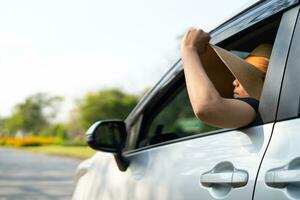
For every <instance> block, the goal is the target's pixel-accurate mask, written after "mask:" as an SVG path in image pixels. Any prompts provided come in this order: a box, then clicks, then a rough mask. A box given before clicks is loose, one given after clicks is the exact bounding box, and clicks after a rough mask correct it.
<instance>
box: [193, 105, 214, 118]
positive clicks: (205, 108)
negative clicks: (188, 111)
mask: <svg viewBox="0 0 300 200" xmlns="http://www.w3.org/2000/svg"><path fill="white" fill-rule="evenodd" d="M193 111H194V114H195V115H196V117H197V118H198V119H200V120H205V119H206V118H207V117H208V116H209V113H210V112H211V111H210V106H209V105H208V104H200V105H197V106H194V107H193Z"/></svg>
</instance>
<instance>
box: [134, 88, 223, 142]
mask: <svg viewBox="0 0 300 200" xmlns="http://www.w3.org/2000/svg"><path fill="white" fill-rule="evenodd" d="M148 123H150V126H149V127H148V131H147V137H146V138H144V140H142V141H141V142H140V144H139V146H140V147H141V146H146V145H151V144H156V143H160V142H164V141H168V140H172V139H177V138H181V137H186V136H190V135H194V134H199V133H204V132H208V131H213V130H217V129H219V128H217V127H213V126H210V125H208V124H205V123H204V122H202V121H200V120H199V119H197V118H196V117H195V114H194V112H193V109H192V106H191V104H190V101H189V97H188V93H187V90H186V87H184V88H182V89H181V90H180V91H178V92H177V95H176V96H175V98H173V99H172V100H171V101H170V102H168V103H167V104H166V105H164V107H163V108H162V109H161V110H160V112H159V113H158V114H157V115H156V116H154V117H153V119H152V120H151V122H150V121H148Z"/></svg>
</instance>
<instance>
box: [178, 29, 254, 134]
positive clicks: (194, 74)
mask: <svg viewBox="0 0 300 200" xmlns="http://www.w3.org/2000/svg"><path fill="white" fill-rule="evenodd" d="M209 40H210V36H209V34H208V33H206V32H204V31H203V30H201V29H190V30H189V31H188V32H186V34H185V35H184V38H183V40H182V43H181V56H182V61H183V66H184V75H185V80H186V87H187V91H188V95H189V98H190V102H191V104H192V107H193V111H194V113H195V115H196V116H197V118H198V119H200V120H202V121H204V122H205V123H207V124H210V125H212V126H216V127H221V128H239V127H242V126H246V125H248V124H250V123H251V122H252V121H254V119H255V117H256V112H255V110H254V109H253V108H252V107H251V106H250V105H249V104H247V103H246V102H243V101H240V100H237V99H228V98H223V97H221V96H220V94H219V92H218V91H217V90H216V88H215V87H214V85H213V83H212V82H211V80H210V79H209V77H208V76H207V74H206V72H205V70H204V68H203V65H202V62H201V58H200V56H199V54H201V53H203V52H204V51H205V49H206V47H207V45H208V42H209Z"/></svg>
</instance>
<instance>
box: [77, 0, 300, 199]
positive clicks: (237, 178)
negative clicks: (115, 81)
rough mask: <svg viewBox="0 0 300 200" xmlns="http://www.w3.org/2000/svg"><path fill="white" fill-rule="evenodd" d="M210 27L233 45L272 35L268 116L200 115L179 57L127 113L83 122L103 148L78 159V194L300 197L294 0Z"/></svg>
mask: <svg viewBox="0 0 300 200" xmlns="http://www.w3.org/2000/svg"><path fill="white" fill-rule="evenodd" d="M210 34H211V36H212V39H211V43H212V44H216V45H218V46H221V47H222V48H225V49H227V50H231V51H232V52H235V53H237V55H242V54H243V53H245V52H249V51H250V50H251V49H253V48H254V47H255V46H257V45H258V44H261V43H271V44H273V50H272V55H271V60H270V64H269V69H268V72H267V75H266V78H265V84H264V88H263V92H262V96H261V99H260V105H259V112H260V115H261V117H262V119H263V124H261V125H255V126H251V127H247V128H240V129H216V128H214V127H210V126H207V125H206V124H204V123H202V122H201V121H199V120H198V119H196V118H195V117H194V114H193V112H192V108H191V106H190V103H189V99H188V96H187V91H186V88H185V81H184V74H183V68H182V63H181V60H178V62H177V63H176V64H175V65H174V66H173V67H172V68H171V69H170V70H169V71H168V73H167V74H165V75H164V76H163V77H162V79H161V80H160V81H159V82H158V83H157V85H156V86H154V87H153V89H152V90H151V91H150V92H148V94H147V95H145V97H144V98H143V99H142V100H141V101H140V102H139V103H138V105H137V106H136V107H135V108H134V109H133V111H132V112H131V114H130V115H129V116H128V117H127V119H126V120H125V121H120V120H105V121H99V122H97V123H95V124H94V125H93V126H92V127H91V128H90V129H89V130H88V131H87V140H88V143H89V145H90V146H91V147H92V148H94V149H97V150H100V151H98V152H97V153H96V154H95V155H94V156H93V157H91V158H90V159H88V160H86V161H84V162H83V163H82V164H80V166H79V167H78V169H77V175H76V178H77V182H76V188H75V191H74V194H73V200H106V199H107V200H152V199H154V200H160V199H161V200H162V199H163V200H165V199H171V200H176V199H185V200H190V199H195V200H196V199H197V200H207V199H226V200H227V199H232V200H241V199H243V200H266V199H270V200H279V199H280V200H286V199H293V200H296V199H300V118H299V116H300V19H299V5H298V1H297V0H265V1H259V2H258V3H256V4H255V5H252V6H251V7H249V8H247V9H246V10H244V11H242V12H241V13H239V14H238V15H236V16H234V17H233V18H231V19H229V20H228V21H226V22H225V23H223V24H222V25H220V26H219V27H217V28H216V29H214V30H213V31H211V33H210Z"/></svg>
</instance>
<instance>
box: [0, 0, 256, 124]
mask: <svg viewBox="0 0 300 200" xmlns="http://www.w3.org/2000/svg"><path fill="white" fill-rule="evenodd" d="M252 2H255V1H253V0H250V1H249V0H226V1H216V0H215V1H211V0H210V1H207V0H185V1H182V0H172V1H162V0H151V1H150V0H147V1H146V0H127V1H124V0H108V1H104V0H97V1H96V0H72V1H71V0H51V1H46V0H26V1H24V0H9V1H4V0H3V1H0V69H1V74H0V93H1V98H0V116H6V115H8V114H9V113H10V111H11V109H12V107H13V106H14V105H15V104H16V103H19V102H22V101H23V100H24V98H26V97H27V96H29V95H32V94H35V93H37V92H46V93H49V94H52V95H60V96H63V97H65V103H64V105H63V107H62V112H61V114H60V116H61V119H66V118H67V113H68V110H69V109H70V108H72V106H73V102H74V100H75V99H78V98H80V97H82V96H83V95H84V94H86V93H87V92H89V91H97V90H99V89H103V88H109V87H118V88H121V89H123V90H125V91H127V92H131V93H138V92H141V91H142V90H143V89H144V88H146V87H151V86H152V85H153V84H154V83H155V82H156V81H157V80H158V79H159V78H160V77H161V75H162V74H163V73H164V72H165V71H167V69H168V68H169V67H170V66H171V65H172V63H174V62H175V61H176V60H177V59H178V58H179V56H180V55H179V44H180V41H179V40H178V36H180V35H182V34H183V33H184V32H185V30H187V29H188V28H189V27H192V26H193V27H197V28H203V29H204V30H206V31H209V30H211V29H212V28H214V27H215V26H216V25H218V24H220V23H221V22H223V21H224V20H225V19H226V18H228V17H229V16H231V15H232V14H233V13H236V12H237V11H238V10H239V9H240V8H242V7H245V6H247V5H249V4H251V3H252Z"/></svg>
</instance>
